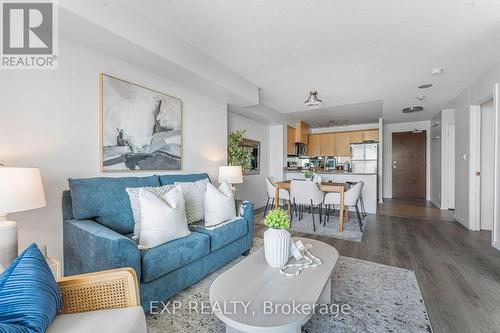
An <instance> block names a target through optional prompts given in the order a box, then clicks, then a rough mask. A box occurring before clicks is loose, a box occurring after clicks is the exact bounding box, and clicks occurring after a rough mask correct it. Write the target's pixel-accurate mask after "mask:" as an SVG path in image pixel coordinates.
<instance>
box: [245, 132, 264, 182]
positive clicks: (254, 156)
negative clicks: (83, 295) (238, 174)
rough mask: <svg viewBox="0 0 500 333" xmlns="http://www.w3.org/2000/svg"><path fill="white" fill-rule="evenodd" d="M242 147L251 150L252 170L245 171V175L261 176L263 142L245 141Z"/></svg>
mask: <svg viewBox="0 0 500 333" xmlns="http://www.w3.org/2000/svg"><path fill="white" fill-rule="evenodd" d="M242 145H243V146H244V147H247V148H249V149H250V152H251V157H250V160H251V169H250V170H247V171H243V174H244V175H259V174H260V152H261V149H260V148H261V142H260V141H257V140H252V139H247V138H244V139H243V143H242Z"/></svg>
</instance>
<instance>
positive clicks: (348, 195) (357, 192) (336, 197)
mask: <svg viewBox="0 0 500 333" xmlns="http://www.w3.org/2000/svg"><path fill="white" fill-rule="evenodd" d="M363 185H364V183H363V182H358V183H356V184H355V185H354V186H353V187H351V188H350V189H348V190H347V191H346V192H345V193H344V207H346V211H347V210H348V209H349V207H354V209H355V210H356V215H357V217H358V223H359V230H361V231H363V222H362V220H361V214H360V213H359V208H358V202H359V198H360V197H361V191H363ZM324 204H325V205H326V219H324V221H323V225H326V220H328V221H329V220H330V208H331V206H335V205H340V193H327V194H326V195H325V200H324ZM345 218H346V221H347V218H348V214H345Z"/></svg>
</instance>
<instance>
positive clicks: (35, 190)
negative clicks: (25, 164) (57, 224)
mask: <svg viewBox="0 0 500 333" xmlns="http://www.w3.org/2000/svg"><path fill="white" fill-rule="evenodd" d="M45 205H46V203H45V194H44V193H43V185H42V178H41V176H40V170H39V169H38V168H9V167H0V214H7V213H14V212H21V211H23V210H29V209H35V208H41V207H45Z"/></svg>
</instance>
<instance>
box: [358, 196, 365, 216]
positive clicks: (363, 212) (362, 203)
mask: <svg viewBox="0 0 500 333" xmlns="http://www.w3.org/2000/svg"><path fill="white" fill-rule="evenodd" d="M359 202H360V204H361V213H362V214H363V216H366V210H365V201H364V200H363V197H361V198H360V200H359Z"/></svg>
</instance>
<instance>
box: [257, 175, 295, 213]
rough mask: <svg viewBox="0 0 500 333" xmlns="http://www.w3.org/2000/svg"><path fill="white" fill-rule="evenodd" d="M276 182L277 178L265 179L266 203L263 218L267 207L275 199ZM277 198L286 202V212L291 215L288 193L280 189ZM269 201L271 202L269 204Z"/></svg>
mask: <svg viewBox="0 0 500 333" xmlns="http://www.w3.org/2000/svg"><path fill="white" fill-rule="evenodd" d="M276 181H277V178H274V177H266V193H267V201H266V208H264V216H263V217H264V218H265V217H266V215H267V210H268V209H269V205H271V206H272V205H273V204H274V200H275V199H276V192H275V191H276V186H275V185H274V183H275V182H276ZM279 198H280V200H285V201H287V202H288V212H289V213H290V214H291V207H290V205H291V203H290V192H288V190H286V189H284V188H280V190H279ZM269 201H271V202H269Z"/></svg>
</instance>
